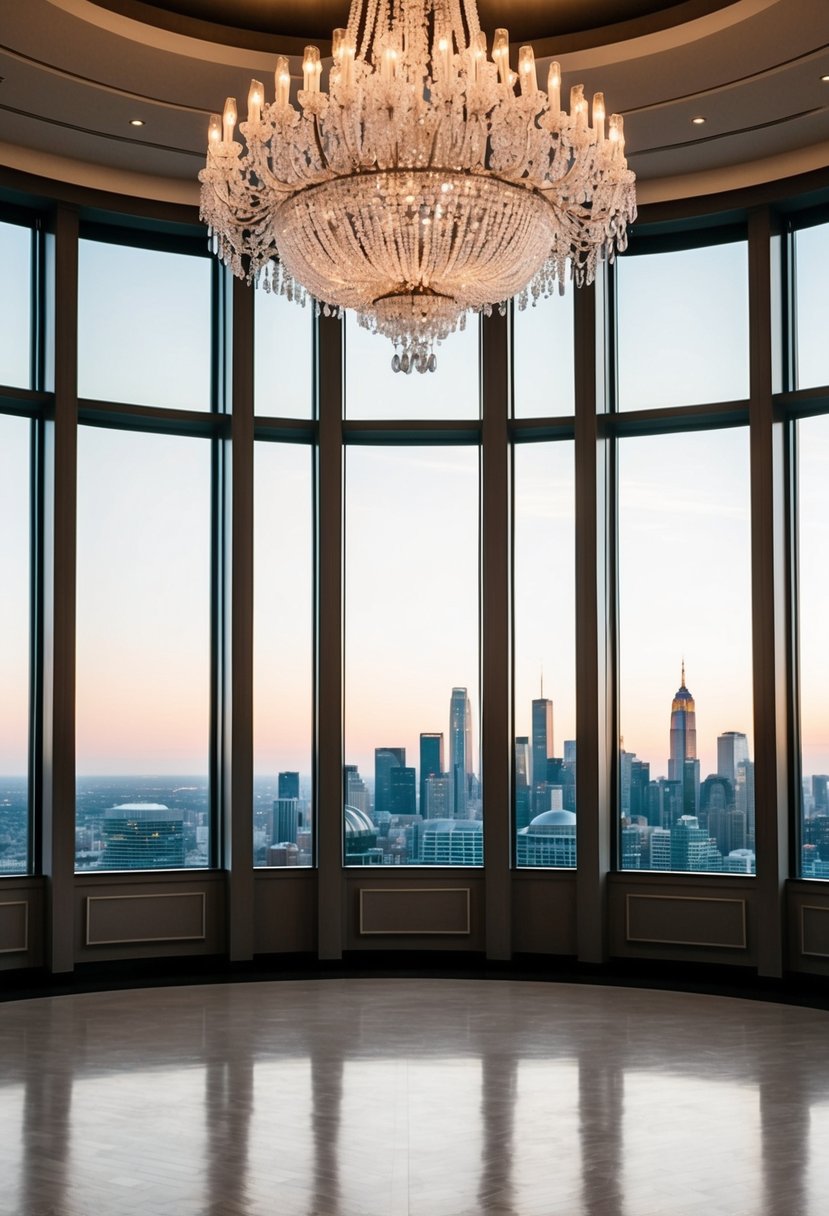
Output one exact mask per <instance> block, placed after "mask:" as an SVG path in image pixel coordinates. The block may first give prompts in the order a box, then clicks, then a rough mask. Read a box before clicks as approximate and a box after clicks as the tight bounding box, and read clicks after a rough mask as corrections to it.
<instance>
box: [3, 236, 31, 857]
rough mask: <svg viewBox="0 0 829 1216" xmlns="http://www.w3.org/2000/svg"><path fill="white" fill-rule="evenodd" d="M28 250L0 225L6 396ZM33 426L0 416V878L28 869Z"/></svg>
mask: <svg viewBox="0 0 829 1216" xmlns="http://www.w3.org/2000/svg"><path fill="white" fill-rule="evenodd" d="M32 248H33V233H32V229H31V228H29V227H27V226H25V225H23V224H17V223H3V222H0V261H1V262H2V265H3V280H4V289H3V291H2V292H0V385H4V386H7V387H8V391H9V393H10V395H11V394H13V392H14V390H15V389H30V388H31V387H32V303H33V301H32ZM15 404H16V405H17V406H18V407H19V405H20V403H19V402H18V403H15ZM1 408H2V404H0V409H1ZM9 408H11V401H10V402H9ZM35 425H36V423H35V422H34V421H32V420H31V418H30V417H29V416H27V415H26V414H22V415H21V416H17V415H16V414H12V413H0V570H2V589H0V689H2V692H0V874H24V873H26V872H27V870H28V869H29V868H30V864H31V839H32V838H31V830H30V828H31V813H30V812H31V794H32V791H31V782H30V768H29V763H30V758H29V736H30V709H31V678H30V660H31V635H32V631H31V620H32V611H33V603H32V597H31V571H32V566H31V556H32V539H33V537H32V476H33V469H32V464H31V452H32V428H33V427H34V426H35Z"/></svg>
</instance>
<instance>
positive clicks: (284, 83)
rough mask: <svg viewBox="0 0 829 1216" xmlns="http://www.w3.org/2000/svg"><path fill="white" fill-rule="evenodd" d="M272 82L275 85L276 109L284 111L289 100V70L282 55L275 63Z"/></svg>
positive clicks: (286, 61)
mask: <svg viewBox="0 0 829 1216" xmlns="http://www.w3.org/2000/svg"><path fill="white" fill-rule="evenodd" d="M274 81H275V83H276V108H277V109H278V110H284V109H285V107H286V106H287V105H288V103H289V102H290V100H291V70H290V68H289V66H288V60H287V59H286V58H285V56H284V55H280V56H279V58H278V59H277V61H276V71H275V72H274Z"/></svg>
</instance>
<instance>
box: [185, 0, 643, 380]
mask: <svg viewBox="0 0 829 1216" xmlns="http://www.w3.org/2000/svg"><path fill="white" fill-rule="evenodd" d="M332 50H333V61H332V64H331V67H330V69H329V72H328V92H327V93H326V92H324V91H323V90H322V89H321V87H320V84H321V76H322V61H321V58H320V52H319V49H318V48H317V47H313V46H309V47H306V49H305V55H304V60H303V65H302V70H303V87H302V89H300V90H299V91H298V93H297V101H298V103H299V109H297V108H296V107H295V106H294V105H292V104H291V76H290V67H289V63H288V60H287V59H285V58H284V57H280V58H279V59H278V60H277V63H276V80H275V85H276V95H275V99H274V101H273V102H271V103H270V104H268V103H266V101H265V91H264V88H263V86H262V84H261V83H260V82H259V81H256V80H254V81H252V82H251V87H250V93H249V95H248V116H247V122H243V123H241V124H240V131H241V134H242V135H243V136H244V138H245V141H246V147H243V145H242V144H240V143H239V142H238V141H237V140H235V139H234V130H235V127H236V122H237V108H236V102H235V100H234V99H233V98H228V100H227V102H226V104H225V109H224V114H223V115H221V116H220V115H218V114H214V115H213V116H212V117H211V119H210V128H209V139H208V151H207V163H206V166H205V168H204V169H202V171H201V172H200V174H199V179H200V181H201V183H202V185H201V216H202V220H203V221H204V223H206V224H207V225H208V228H209V232H210V239H211V242H212V247H213V249H214V252H216V253H217V254H218V255H219V256H220V257H221V259H222V260H223V261H224V263H225V264H226V265H227V266H228V267H229V268H230V270H231V271H232V272H233V274H235V275H237V276H239V277H240V278H244V279H246V280H247V281H248V282H252V281H256V282H260V283H262V284H263V285H264V286H265V288H266V289H268V290H271V291H277V292H281V293H282V294H285V295H287V296H288V297H289V298H292V299H297V300H299V301H300V302H302V303H304V302H305V296H306V293H308V294H310V295H311V296H312V297H313V298H314V299H315V300H317V301H318V303H319V304H320V305H321V306H323V308H324V310H325V311H329V310H333V311H337V312H340V311H341V310H343V309H353V310H354V311H355V312H356V313H357V316H358V318H359V321H360V323H361V324H362V325H364V326H365V327H367V328H368V329H370V330H372V331H374V332H377V333H380V334H384V335H385V336H386V337H388V338H390V339H391V341H392V342H393V343H394V346H395V355H394V357H393V359H392V366H393V367H394V369H395V371H404V372H410V371H412V370H414V369H417V370H418V371H421V372H425V371H427V370H430V371H433V370H434V368H435V362H436V359H435V353H434V346H435V344H436V343H439V342H441V341H442V340H443V339H444V338H446V337H447V336H448V335H449V334H451V333H452V332H453V331H454V330H455V329H457V328H458V327H459V326H460V327H461V328H462V327H463V326H464V324H465V321H466V315H467V313H468V312H469V311H475V312H481V311H482V312H485V313H489V312H490V311H491V309H492V308H493V306H501V307H503V306H504V304H505V302H506V301H507V300H509V299H510V298H511V297H512V296H516V295H517V296H518V297H519V304H520V305H521V306H522V307H523V306H526V303H527V301H528V299H530V298H532V299H533V300H535V299H536V298H538V297H539V296H546V295H549V294H551V293H552V292H553V291H554V290H555V289H556V287H558V289H559V290H562V291H563V289H564V284H565V282H566V281H567V280H568V279H570V278H572V279H573V280H574V281H575V283H576V284H577V285H582V284H584V283H590V282H591V281H592V280H593V278H594V276H595V273H596V266H597V264H598V262H599V261H600V260H601V259H605V258H606V259H609V260H612V259H613V257H614V256H615V253H616V251H617V250H623V249H624V248H625V245H626V241H627V225H628V224H629V223H631V222H632V221H633V220H634V218H635V216H636V201H635V192H634V180H635V179H634V174H633V173H632V171H631V170H630V169H629V168H628V166H627V161H626V159H625V143H624V129H623V120H622V117H621V115H618V114H612V115H611V116H610V118H609V119H606V115H605V106H604V97H603V95H602V94H601V93H596V94H595V95H594V97H593V105H592V122H591V115H590V114H589V113H588V102H587V100H586V98H585V96H584V89H583V86H582V85H575V86H574V87H573V88H572V89H571V91H570V110H569V113H568V112H567V111H565V110H564V109H563V108H562V106H561V70H560V67H559V64H558V63H551V64H550V67H549V73H548V77H547V91H546V92H544V91H543V90H541V89H539V87H538V81H537V73H536V65H535V59H534V54H533V49H532V47H529V46H523V47H521V49H520V51H519V55H518V71H517V72H514V71H513V70H512V69H511V67H510V52H509V35H508V33H507V31H506V30H503V29H501V30H496V32H495V37H494V40H493V45H492V57H491V59H490V58H488V57H487V45H486V36H485V35H484V34H483V33H482V31H481V29H480V25H479V21H478V12H477V7H476V4H475V0H352V2H351V10H350V13H349V19H348V27H347V28H346V29H338V30H334V35H333V44H332Z"/></svg>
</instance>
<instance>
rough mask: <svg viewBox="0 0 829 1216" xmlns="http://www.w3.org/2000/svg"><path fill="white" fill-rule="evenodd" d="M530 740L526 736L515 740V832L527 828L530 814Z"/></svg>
mask: <svg viewBox="0 0 829 1216" xmlns="http://www.w3.org/2000/svg"><path fill="white" fill-rule="evenodd" d="M531 792H532V790H531V786H530V740H529V738H528V736H527V735H517V736H516V739H515V830H516V831H517V832H520V831H521V829H522V828H525V827H527V826H528V824H529V822H530V819H531V818H532V813H531Z"/></svg>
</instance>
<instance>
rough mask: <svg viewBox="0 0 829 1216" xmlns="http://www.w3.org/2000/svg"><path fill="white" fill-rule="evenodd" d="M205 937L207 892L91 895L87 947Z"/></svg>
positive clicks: (192, 939) (183, 940)
mask: <svg viewBox="0 0 829 1216" xmlns="http://www.w3.org/2000/svg"><path fill="white" fill-rule="evenodd" d="M205 935H206V930H205V893H204V891H173V892H164V893H158V894H155V893H153V894H147V895H144V894H142V895H132V894H130V895H89V896H87V900H86V938H85V944H86V945H87V946H114V945H127V944H128V943H134V942H199V941H204V939H205Z"/></svg>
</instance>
